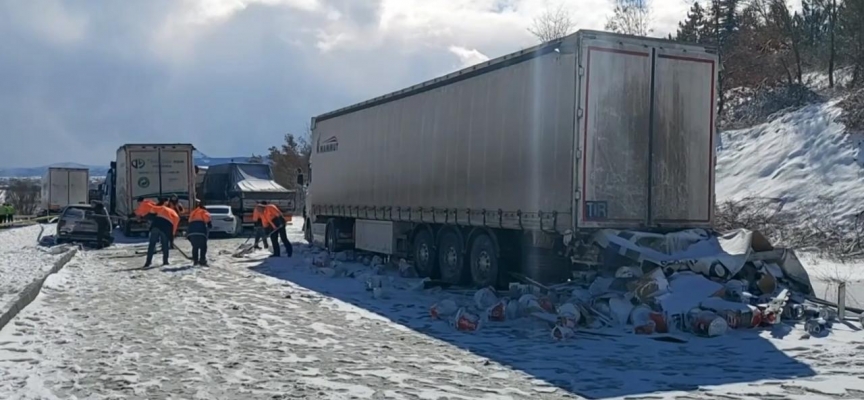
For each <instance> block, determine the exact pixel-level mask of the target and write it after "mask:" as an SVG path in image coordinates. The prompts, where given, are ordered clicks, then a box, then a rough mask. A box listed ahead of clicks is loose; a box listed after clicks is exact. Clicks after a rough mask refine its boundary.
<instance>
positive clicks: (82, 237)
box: [55, 204, 114, 248]
mask: <svg viewBox="0 0 864 400" xmlns="http://www.w3.org/2000/svg"><path fill="white" fill-rule="evenodd" d="M100 226H101V228H102V229H101V230H100V229H99V228H100ZM111 228H112V224H111V216H109V215H108V211H107V210H106V209H105V208H104V207H94V206H92V205H90V204H76V205H69V206H67V207H66V208H64V209H63V212H62V213H61V214H60V218H59V220H58V221H57V236H55V243H56V244H62V243H69V242H78V243H86V244H92V245H94V246H95V247H99V248H102V247H105V246H108V245H111V244H112V243H114V235H113V233H112V229H111ZM100 231H101V236H100Z"/></svg>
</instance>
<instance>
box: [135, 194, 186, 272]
mask: <svg viewBox="0 0 864 400" xmlns="http://www.w3.org/2000/svg"><path fill="white" fill-rule="evenodd" d="M147 217H148V218H149V219H150V243H149V244H148V246H147V261H145V262H144V268H149V267H150V264H151V263H152V261H153V254H154V253H155V252H156V243H159V244H160V246H162V265H168V250H169V249H170V248H171V247H172V243H173V242H174V235H176V234H177V228H178V226H179V225H180V217H179V216H178V215H177V213H176V212H175V211H174V210H173V209H171V208H170V207H166V205H165V201H164V199H160V200H159V203H158V204H156V205H154V206H152V207H150V212H149V213H148V214H147Z"/></svg>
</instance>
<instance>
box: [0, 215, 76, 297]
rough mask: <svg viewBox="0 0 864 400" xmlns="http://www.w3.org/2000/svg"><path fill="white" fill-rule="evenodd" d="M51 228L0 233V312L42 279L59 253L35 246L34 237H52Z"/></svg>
mask: <svg viewBox="0 0 864 400" xmlns="http://www.w3.org/2000/svg"><path fill="white" fill-rule="evenodd" d="M54 227H55V225H33V226H28V227H24V228H14V229H7V230H3V231H0V312H3V311H6V310H8V309H9V306H10V305H11V303H12V302H13V301H14V300H15V299H16V298H18V295H19V294H20V293H21V291H22V290H24V288H25V287H26V286H27V285H29V284H30V283H31V282H33V281H35V280H36V279H39V278H42V277H44V276H45V275H46V274H47V273H48V271H49V270H50V269H51V267H52V266H54V262H55V261H56V260H57V259H59V258H60V257H61V256H62V253H61V254H50V253H49V252H48V251H47V250H46V249H45V248H42V247H39V246H38V243H37V238H38V237H39V233H40V231H41V230H42V229H44V232H42V234H43V236H48V235H53V234H54Z"/></svg>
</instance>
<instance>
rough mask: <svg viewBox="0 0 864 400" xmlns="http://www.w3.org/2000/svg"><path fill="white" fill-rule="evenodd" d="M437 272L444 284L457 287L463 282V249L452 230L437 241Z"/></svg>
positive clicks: (459, 239)
mask: <svg viewBox="0 0 864 400" xmlns="http://www.w3.org/2000/svg"><path fill="white" fill-rule="evenodd" d="M438 270H439V272H440V274H441V280H442V281H444V282H447V283H450V284H454V285H458V284H460V283H462V282H463V281H464V280H465V279H464V278H465V249H464V245H463V244H462V238H461V237H459V235H458V234H457V233H456V232H454V231H453V230H449V229H448V230H447V231H445V232H444V233H442V234H441V237H440V238H439V239H438Z"/></svg>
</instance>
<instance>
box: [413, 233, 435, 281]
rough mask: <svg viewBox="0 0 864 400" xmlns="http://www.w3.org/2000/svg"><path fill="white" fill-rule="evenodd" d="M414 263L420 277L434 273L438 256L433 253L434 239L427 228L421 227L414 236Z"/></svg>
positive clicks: (427, 276) (426, 276)
mask: <svg viewBox="0 0 864 400" xmlns="http://www.w3.org/2000/svg"><path fill="white" fill-rule="evenodd" d="M413 247H414V248H413V253H414V265H415V267H416V269H417V273H418V274H419V275H420V277H421V278H429V277H432V276H433V275H435V272H436V271H435V270H436V267H437V265H436V264H437V263H436V261H438V257H436V254H435V239H434V238H433V237H432V234H431V233H429V231H428V230H427V229H421V230H420V231H419V232H417V234H416V235H415V236H414V245H413Z"/></svg>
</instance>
